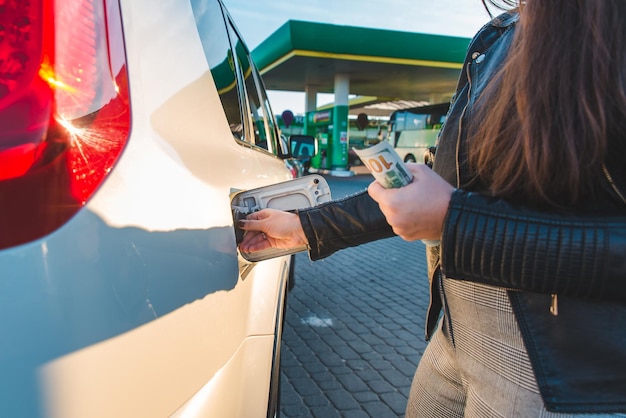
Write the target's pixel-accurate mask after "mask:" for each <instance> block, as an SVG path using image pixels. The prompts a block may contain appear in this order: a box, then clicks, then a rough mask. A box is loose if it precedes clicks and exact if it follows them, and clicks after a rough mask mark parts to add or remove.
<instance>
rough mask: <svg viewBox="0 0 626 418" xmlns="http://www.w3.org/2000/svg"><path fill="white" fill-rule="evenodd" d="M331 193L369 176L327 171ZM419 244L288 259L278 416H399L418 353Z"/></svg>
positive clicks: (422, 296)
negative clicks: (291, 268)
mask: <svg viewBox="0 0 626 418" xmlns="http://www.w3.org/2000/svg"><path fill="white" fill-rule="evenodd" d="M325 177H326V179H327V180H328V183H329V185H330V188H331V193H332V195H333V198H339V197H342V196H346V195H349V194H352V193H355V192H357V191H359V190H362V189H363V188H365V187H367V185H368V184H369V183H370V182H371V181H372V180H373V178H372V177H371V176H370V175H356V176H352V177H345V178H343V177H330V176H325ZM424 250H425V247H424V244H422V243H421V242H406V241H404V240H402V239H401V238H399V237H394V238H388V239H384V240H380V241H376V242H372V243H368V244H364V245H361V246H358V247H354V248H348V249H345V250H341V251H339V252H337V253H335V254H333V255H331V256H330V257H327V258H325V259H322V260H319V261H315V262H312V261H310V260H309V258H308V254H306V253H300V254H298V255H296V265H295V275H296V284H295V287H294V288H293V289H292V291H291V292H290V293H289V295H288V299H287V311H286V319H285V328H284V331H283V341H282V348H281V358H282V359H281V363H282V373H281V408H280V412H281V417H283V418H290V417H319V418H332V417H350V418H352V417H375V418H386V417H403V416H404V411H405V407H406V402H407V397H408V394H409V389H410V385H411V380H412V378H413V373H414V372H415V368H416V367H417V363H418V361H419V359H420V356H421V355H422V353H423V351H424V349H425V347H426V342H425V340H424V318H425V315H426V309H427V307H428V280H427V276H426V259H425V253H424Z"/></svg>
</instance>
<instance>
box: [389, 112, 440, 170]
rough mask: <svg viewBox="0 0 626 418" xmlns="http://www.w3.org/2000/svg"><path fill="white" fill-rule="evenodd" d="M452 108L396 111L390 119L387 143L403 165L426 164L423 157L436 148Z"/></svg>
mask: <svg viewBox="0 0 626 418" xmlns="http://www.w3.org/2000/svg"><path fill="white" fill-rule="evenodd" d="M449 107H450V104H449V103H439V104H435V105H429V106H419V107H414V108H410V109H401V110H396V111H394V112H393V113H392V114H391V115H390V116H389V125H388V136H387V140H388V141H389V142H390V143H391V145H393V147H394V148H395V149H396V151H397V152H398V154H399V155H400V158H402V160H403V161H404V162H412V163H415V162H420V163H424V162H426V161H425V156H424V154H425V152H426V150H428V149H429V148H430V147H432V146H434V145H435V142H436V141H437V136H438V135H439V131H441V127H442V125H443V123H444V122H445V119H446V115H447V113H448V108H449Z"/></svg>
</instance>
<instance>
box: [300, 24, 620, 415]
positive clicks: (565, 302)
mask: <svg viewBox="0 0 626 418" xmlns="http://www.w3.org/2000/svg"><path fill="white" fill-rule="evenodd" d="M516 21H517V15H516V14H514V13H505V14H503V15H501V16H499V17H498V18H496V19H494V20H493V21H492V22H491V23H489V24H488V25H486V26H485V27H484V28H483V29H482V30H481V31H480V32H479V33H478V34H477V35H476V36H475V37H474V39H473V40H472V42H471V43H470V46H469V48H468V53H467V58H466V61H465V66H464V69H463V72H462V74H461V76H460V79H459V84H458V88H457V91H456V94H455V97H454V99H453V101H452V103H451V107H450V111H449V114H448V118H447V121H446V123H445V126H444V128H443V129H442V132H441V135H440V138H439V140H438V146H437V151H436V159H435V164H434V167H433V169H434V170H435V171H436V172H438V173H439V174H440V175H441V176H442V177H444V178H445V179H446V180H448V181H449V182H450V183H451V184H452V185H454V186H455V187H457V188H458V189H457V190H456V191H455V192H454V193H453V195H452V199H451V202H450V206H449V209H448V213H447V215H446V219H445V224H444V229H443V234H442V239H441V245H440V246H438V247H429V249H428V259H429V272H428V275H429V279H430V281H431V306H430V308H429V314H428V319H427V324H426V338H427V339H428V338H430V335H431V333H432V332H433V329H434V326H435V325H436V322H437V320H438V318H439V312H440V310H441V307H442V302H441V300H442V299H441V296H442V295H441V294H440V292H439V290H438V289H439V283H440V280H441V278H442V277H444V276H445V277H447V278H454V279H458V280H469V281H474V282H479V283H484V284H489V285H494V286H499V287H503V288H506V289H508V294H509V298H510V301H511V304H512V306H513V310H514V313H515V315H516V318H517V320H518V323H519V326H520V329H521V332H522V335H523V338H524V342H525V344H526V348H527V350H528V353H529V356H530V359H531V363H532V365H533V369H534V372H535V376H536V378H537V382H538V385H539V388H540V391H541V395H542V397H543V399H544V403H545V405H546V408H547V409H549V410H552V411H559V412H580V413H583V412H589V413H591V412H596V413H601V412H607V413H608V412H626V216H624V214H625V206H624V204H623V202H622V201H621V199H620V198H619V197H618V196H617V194H616V193H615V192H613V189H612V187H611V186H610V185H609V184H608V180H607V184H603V185H598V187H601V188H603V189H605V190H606V198H605V199H603V200H602V201H601V202H594V204H593V207H594V210H593V211H589V210H585V211H584V212H582V211H581V213H578V214H569V215H562V214H555V213H545V212H540V211H537V210H532V209H529V208H525V207H522V206H519V205H514V204H512V203H510V202H506V201H504V200H502V199H496V198H489V197H486V196H485V195H483V194H480V193H479V192H478V191H476V190H473V191H472V190H467V189H464V188H463V186H464V180H466V179H467V178H469V176H468V173H467V167H466V166H465V165H464V164H463V161H464V160H465V159H464V135H465V132H464V131H463V129H460V127H461V126H462V123H463V122H466V121H467V120H468V118H471V114H472V112H471V110H472V104H473V102H474V100H475V98H476V96H477V94H478V93H479V92H480V91H481V89H482V88H483V87H484V84H485V83H486V81H487V80H488V79H489V77H490V75H491V74H492V73H493V71H494V70H495V69H496V68H497V66H498V65H499V63H500V62H501V61H502V58H503V56H504V54H506V52H507V51H508V48H509V46H510V42H511V38H512V34H513V32H514V29H515V22H516ZM614 159H615V161H611V160H610V161H608V162H607V167H608V170H609V172H610V173H611V174H612V178H613V181H615V183H616V184H615V186H616V187H617V188H618V189H620V190H626V187H625V186H626V184H625V180H626V172H625V171H626V170H625V167H624V166H626V165H625V164H624V162H623V160H624V157H623V156H622V155H619V156H617V157H615V158H614ZM299 216H300V220H301V221H302V225H303V228H304V231H305V234H306V236H307V238H308V240H309V245H310V251H309V256H310V257H311V259H312V260H317V259H320V258H323V257H326V256H328V255H330V254H332V253H333V252H335V251H337V250H339V249H342V248H346V247H351V246H355V245H359V244H362V243H366V242H370V241H373V240H376V239H381V238H387V237H391V236H393V235H394V234H393V231H392V230H391V227H390V226H389V225H388V224H387V222H386V221H385V218H384V216H383V214H382V213H381V211H380V209H379V208H378V205H377V204H376V203H375V202H374V201H373V200H372V199H371V198H370V197H369V195H368V194H367V192H366V191H363V192H361V193H358V194H356V195H353V196H349V197H347V198H345V199H341V200H338V201H334V202H330V203H327V204H324V205H321V206H319V207H316V208H312V209H308V210H303V211H300V212H299ZM552 295H558V296H557V297H558V315H553V314H551V313H550V307H551V305H552Z"/></svg>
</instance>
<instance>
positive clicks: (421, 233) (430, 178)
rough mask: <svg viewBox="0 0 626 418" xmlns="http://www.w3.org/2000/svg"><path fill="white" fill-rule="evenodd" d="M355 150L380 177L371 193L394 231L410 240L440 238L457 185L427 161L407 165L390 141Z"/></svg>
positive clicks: (369, 190)
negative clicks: (437, 171)
mask: <svg viewBox="0 0 626 418" xmlns="http://www.w3.org/2000/svg"><path fill="white" fill-rule="evenodd" d="M381 144H386V145H381ZM389 150H390V151H389ZM355 151H356V152H357V155H359V158H361V160H362V161H363V162H364V164H365V165H366V166H367V167H368V168H370V170H371V171H372V175H373V176H374V178H375V179H376V181H374V182H372V183H371V184H370V186H369V188H368V192H369V194H370V196H371V197H372V199H374V200H375V201H376V202H378V205H379V206H380V209H381V211H382V212H383V214H384V215H385V218H386V219H387V222H388V223H389V225H391V227H392V228H393V231H394V232H395V233H396V234H397V235H399V236H400V237H402V238H403V239H405V240H407V241H415V240H428V241H436V240H438V239H439V238H440V237H441V231H442V229H443V221H444V218H445V215H446V212H447V210H448V204H449V202H450V197H451V196H452V192H453V191H454V187H452V186H451V185H450V184H449V183H448V182H446V181H445V180H444V179H443V178H441V177H440V176H439V175H438V174H436V173H435V172H434V171H432V170H431V169H430V168H429V167H428V166H426V165H425V164H414V163H413V164H410V163H409V164H404V163H403V162H402V160H400V158H399V157H398V155H397V153H396V152H395V150H394V149H393V148H391V145H390V144H389V143H386V142H381V143H379V144H377V145H376V146H375V147H372V148H366V149H364V150H358V151H357V150H355ZM363 151H367V152H363Z"/></svg>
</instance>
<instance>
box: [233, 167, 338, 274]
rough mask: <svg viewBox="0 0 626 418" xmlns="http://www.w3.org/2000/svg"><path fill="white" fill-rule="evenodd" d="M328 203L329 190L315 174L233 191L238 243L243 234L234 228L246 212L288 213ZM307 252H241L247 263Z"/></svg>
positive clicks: (323, 179)
mask: <svg viewBox="0 0 626 418" xmlns="http://www.w3.org/2000/svg"><path fill="white" fill-rule="evenodd" d="M329 200H331V196H330V187H329V186H328V183H327V182H326V179H325V178H324V177H322V176H319V175H317V174H311V175H308V176H304V177H299V178H296V179H293V180H288V181H285V182H282V183H277V184H272V185H270V186H265V187H260V188H258V189H252V190H245V191H239V192H235V193H233V194H231V209H232V212H233V220H234V224H235V235H236V238H237V244H239V243H240V242H241V240H242V239H243V234H244V231H242V230H240V229H238V228H237V227H236V225H237V220H238V219H242V218H245V217H246V215H248V214H249V213H252V212H256V211H259V210H261V209H265V208H272V209H280V210H287V211H289V210H296V209H305V208H310V207H313V206H317V205H319V204H321V203H324V202H328V201H329ZM306 249H307V247H306V246H302V247H298V248H293V249H291V250H281V249H275V248H271V249H268V250H264V251H258V252H254V253H243V252H242V253H241V256H242V257H243V258H245V259H246V260H248V261H252V262H255V261H262V260H267V259H269V258H274V257H280V256H283V255H289V254H295V253H298V252H301V251H306Z"/></svg>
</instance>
